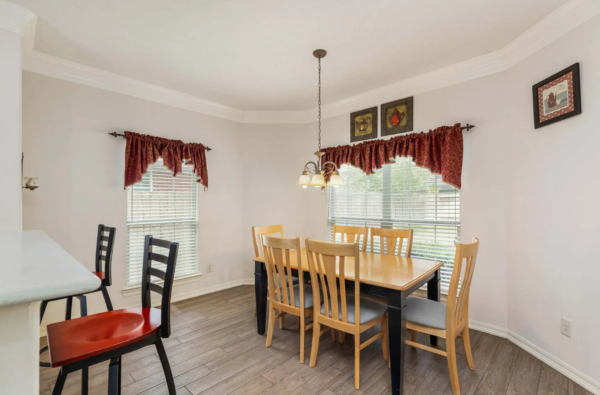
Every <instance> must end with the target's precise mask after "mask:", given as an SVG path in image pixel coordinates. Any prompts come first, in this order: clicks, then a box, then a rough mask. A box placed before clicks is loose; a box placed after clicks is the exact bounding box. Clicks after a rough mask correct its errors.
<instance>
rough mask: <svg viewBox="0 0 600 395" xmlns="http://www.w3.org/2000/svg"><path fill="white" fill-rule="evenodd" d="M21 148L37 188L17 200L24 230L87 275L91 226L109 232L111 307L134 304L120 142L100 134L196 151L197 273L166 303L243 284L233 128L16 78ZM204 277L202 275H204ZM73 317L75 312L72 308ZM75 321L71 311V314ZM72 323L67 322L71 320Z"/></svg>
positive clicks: (93, 307)
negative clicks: (151, 138)
mask: <svg viewBox="0 0 600 395" xmlns="http://www.w3.org/2000/svg"><path fill="white" fill-rule="evenodd" d="M23 96H24V106H23V110H24V113H23V120H24V121H23V122H24V123H23V130H24V132H23V148H24V152H25V173H26V174H28V175H35V176H38V177H39V179H40V188H38V189H37V190H35V191H25V192H24V193H23V208H24V212H23V227H24V229H43V230H44V231H45V232H46V233H48V235H49V236H50V237H52V238H53V239H54V240H56V241H57V242H58V243H59V244H60V245H61V246H62V247H63V248H65V249H66V250H67V251H68V252H69V253H70V254H72V255H73V256H74V257H75V258H76V259H78V260H79V261H80V262H82V263H83V264H85V265H86V266H87V267H89V268H90V269H92V268H93V267H94V248H95V240H96V232H97V226H98V224H99V223H103V224H106V225H109V226H115V227H116V228H117V239H116V242H115V251H114V255H113V275H112V278H113V285H112V286H111V287H110V289H109V292H110V295H111V298H112V300H113V304H114V305H115V306H116V307H125V306H131V305H135V304H139V303H140V297H139V296H137V295H136V296H132V297H124V296H123V294H122V293H121V290H122V289H123V288H124V287H125V270H126V262H127V255H126V253H127V222H126V214H127V208H126V203H127V196H126V192H125V191H124V190H123V169H124V156H125V155H124V150H125V141H124V140H122V139H115V138H113V137H111V136H108V135H107V133H108V132H112V131H115V130H116V131H123V130H132V131H136V132H140V133H147V134H152V135H158V136H163V137H167V138H175V139H181V140H183V141H187V142H201V143H203V144H206V145H208V146H210V147H211V148H213V151H211V152H209V153H207V156H208V166H209V183H210V190H209V191H208V192H200V199H199V217H200V235H199V239H200V248H199V249H200V252H199V256H200V269H201V271H203V272H204V275H203V276H202V277H200V278H198V279H197V281H194V282H191V283H187V284H184V285H176V286H175V289H174V294H173V297H174V298H179V297H182V296H184V295H186V294H189V293H193V292H196V291H198V290H199V289H203V288H207V287H213V286H217V285H219V284H226V283H230V282H232V281H236V280H241V279H243V278H244V276H243V273H242V271H241V270H240V267H241V262H242V257H243V258H244V260H245V261H247V257H246V256H245V255H244V256H243V254H242V245H243V243H244V242H245V241H247V240H248V238H249V234H250V230H249V229H248V231H247V232H243V226H242V225H243V222H242V214H243V213H242V207H243V206H242V201H243V188H242V186H243V182H242V176H243V174H242V173H243V172H242V171H241V169H243V168H244V165H243V162H242V156H241V152H242V150H243V149H244V147H243V139H242V133H243V131H242V129H241V125H240V124H237V123H234V122H231V121H226V120H222V119H218V118H213V117H209V116H205V115H201V114H197V113H193V112H190V111H185V110H181V109H176V108H173V107H168V106H165V105H161V104H157V103H152V102H148V101H144V100H140V99H136V98H132V97H128V96H124V95H120V94H116V93H111V92H108V91H104V90H99V89H95V88H90V87H86V86H83V85H78V84H74V83H71V82H66V81H62V80H58V79H54V78H50V77H45V76H42V75H39V74H33V73H28V72H26V73H24V81H23ZM208 264H212V265H213V272H212V273H206V270H205V269H206V266H207V265H208ZM88 299H89V304H90V311H91V313H94V312H99V311H104V310H105V309H106V307H105V306H104V303H103V300H102V296H101V294H100V293H97V294H94V295H91V296H90V297H89V298H88ZM74 305H75V306H74V310H78V305H77V303H74ZM74 314H75V312H74ZM75 315H76V314H75ZM46 317H47V319H45V320H44V321H45V323H48V322H52V321H57V320H61V319H64V318H63V317H64V302H62V301H60V302H52V303H50V305H49V307H48V311H47V313H46Z"/></svg>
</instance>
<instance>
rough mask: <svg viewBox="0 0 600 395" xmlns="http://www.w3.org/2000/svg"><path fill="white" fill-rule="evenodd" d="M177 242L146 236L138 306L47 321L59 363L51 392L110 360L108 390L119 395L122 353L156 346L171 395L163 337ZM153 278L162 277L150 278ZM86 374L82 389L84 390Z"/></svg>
mask: <svg viewBox="0 0 600 395" xmlns="http://www.w3.org/2000/svg"><path fill="white" fill-rule="evenodd" d="M153 246H157V247H162V248H166V249H168V251H169V253H168V256H165V255H162V254H157V253H155V252H153V251H152V247H153ZM178 248H179V243H171V242H169V241H166V240H159V239H155V238H153V237H152V236H146V239H145V243H144V260H143V267H142V307H137V308H130V309H121V310H115V311H107V312H105V313H99V314H93V315H90V316H87V317H81V318H75V319H72V320H69V321H62V322H58V323H55V324H51V325H48V345H49V350H50V364H51V366H52V367H53V368H57V367H60V373H59V374H58V377H57V378H56V384H55V385H54V390H53V391H52V395H60V394H61V393H62V390H63V387H64V385H65V380H66V379H67V375H68V374H70V373H73V372H75V371H77V370H83V369H88V368H89V367H90V366H92V365H95V364H97V363H100V362H104V361H109V360H110V365H109V367H108V393H109V394H111V395H117V394H120V393H121V359H122V358H121V357H122V356H123V355H124V354H127V353H130V352H132V351H136V350H139V349H140V348H143V347H146V346H149V345H152V344H154V346H155V347H156V351H157V352H158V356H159V358H160V362H161V364H162V367H163V371H164V373H165V378H166V381H167V388H168V390H169V395H175V382H174V380H173V373H172V372H171V366H170V365H169V360H168V358H167V354H166V352H165V348H164V346H163V343H162V340H161V339H162V338H168V337H169V336H171V324H170V304H171V290H172V288H173V278H174V276H175V265H176V262H177V250H178ZM152 262H159V263H163V264H165V265H166V270H164V271H163V270H159V269H157V268H155V267H152ZM152 277H156V278H159V279H161V280H163V281H164V283H163V285H162V286H161V285H158V284H156V283H153V282H151V280H152ZM150 291H154V292H157V293H159V294H160V295H162V301H161V308H160V310H159V309H156V308H153V307H151V297H150ZM87 379H88V378H87V376H85V377H83V378H82V388H83V386H85V388H86V389H87V384H88V383H87Z"/></svg>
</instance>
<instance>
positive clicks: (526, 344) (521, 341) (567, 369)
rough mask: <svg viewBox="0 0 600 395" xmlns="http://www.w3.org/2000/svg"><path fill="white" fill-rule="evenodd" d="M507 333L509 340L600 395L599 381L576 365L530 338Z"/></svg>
mask: <svg viewBox="0 0 600 395" xmlns="http://www.w3.org/2000/svg"><path fill="white" fill-rule="evenodd" d="M507 333H508V340H510V341H511V342H512V343H514V344H516V345H517V346H519V347H520V348H522V349H523V350H525V351H527V352H528V353H530V354H531V355H533V356H534V357H536V358H537V359H539V360H540V361H542V362H544V363H545V364H546V365H548V366H550V367H551V368H553V369H555V370H556V371H558V372H559V373H562V374H563V375H565V376H566V377H568V378H570V379H571V380H573V381H574V382H575V383H577V384H579V385H580V386H582V387H583V388H585V389H586V390H587V391H589V392H591V393H593V394H596V395H600V383H599V382H597V381H596V380H594V379H592V378H591V377H589V376H587V375H585V374H584V373H582V372H580V371H579V370H577V369H575V368H574V367H572V366H570V365H568V364H566V363H565V362H563V361H561V360H560V359H558V358H557V357H555V356H554V355H552V354H550V353H549V352H547V351H545V350H542V349H541V348H540V347H538V346H536V345H535V344H533V343H531V342H530V341H529V340H527V339H525V338H523V337H521V336H519V335H517V334H516V333H514V332H511V331H508V332H507Z"/></svg>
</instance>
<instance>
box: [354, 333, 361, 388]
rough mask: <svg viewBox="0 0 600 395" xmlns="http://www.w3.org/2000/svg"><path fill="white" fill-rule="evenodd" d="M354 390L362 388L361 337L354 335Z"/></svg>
mask: <svg viewBox="0 0 600 395" xmlns="http://www.w3.org/2000/svg"><path fill="white" fill-rule="evenodd" d="M354 388H355V389H359V388H360V335H354Z"/></svg>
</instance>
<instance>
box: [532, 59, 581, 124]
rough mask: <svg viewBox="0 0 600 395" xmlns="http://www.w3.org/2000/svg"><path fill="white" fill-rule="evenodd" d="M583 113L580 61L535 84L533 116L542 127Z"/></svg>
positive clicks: (535, 121) (535, 122)
mask: <svg viewBox="0 0 600 395" xmlns="http://www.w3.org/2000/svg"><path fill="white" fill-rule="evenodd" d="M578 114H581V88H580V86H579V63H575V64H574V65H572V66H569V67H567V68H566V69H564V70H562V71H559V72H558V73H556V74H554V75H553V76H551V77H548V78H546V79H545V80H543V81H541V82H539V83H537V84H535V85H534V86H533V118H534V124H535V128H536V129H538V128H541V127H543V126H546V125H550V124H552V123H554V122H558V121H562V120H563V119H567V118H571V117H572V116H575V115H578Z"/></svg>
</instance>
